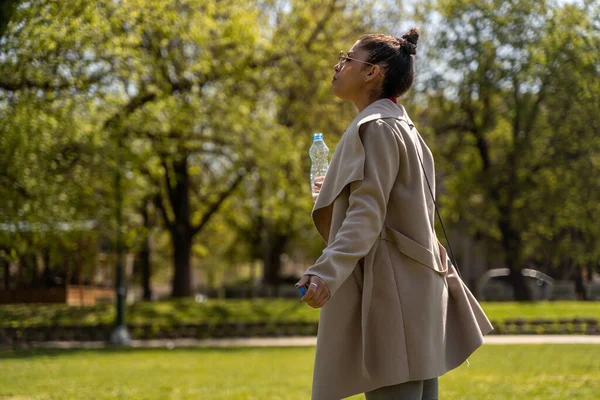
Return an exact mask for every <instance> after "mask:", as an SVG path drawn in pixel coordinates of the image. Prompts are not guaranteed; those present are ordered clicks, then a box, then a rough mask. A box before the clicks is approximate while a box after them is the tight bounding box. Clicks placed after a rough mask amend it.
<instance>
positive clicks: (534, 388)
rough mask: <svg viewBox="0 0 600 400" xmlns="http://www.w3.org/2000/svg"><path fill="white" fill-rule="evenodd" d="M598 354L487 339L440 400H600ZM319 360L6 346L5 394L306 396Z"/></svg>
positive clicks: (276, 354) (0, 367) (214, 399)
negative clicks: (498, 343)
mask: <svg viewBox="0 0 600 400" xmlns="http://www.w3.org/2000/svg"><path fill="white" fill-rule="evenodd" d="M599 355H600V348H599V347H598V346H594V345H512V346H492V345H488V346H485V347H483V348H482V349H480V350H479V351H477V352H476V353H475V354H474V355H473V356H472V357H471V358H470V362H471V365H470V366H469V367H468V366H466V365H463V366H461V367H459V368H457V369H456V370H454V371H452V372H450V373H449V374H447V375H446V376H444V377H442V378H441V381H440V385H441V386H440V387H441V392H440V398H441V399H444V400H459V399H460V400H476V399H477V400H508V399H539V400H542V399H543V400H564V399H586V400H587V399H590V400H592V399H597V398H598V393H600V357H599ZM313 357H314V348H313V347H308V348H262V349H261V348H257V349H221V350H218V349H174V350H166V349H154V350H149V349H147V350H110V349H107V350H97V351H81V350H71V351H62V350H46V351H19V352H14V351H1V352H0V398H4V397H8V398H11V399H16V398H23V399H25V398H27V396H35V398H36V399H82V400H83V399H86V400H87V399H131V400H137V399H150V400H154V399H156V400H159V399H160V400H163V399H173V400H175V399H205V400H252V399H254V400H259V399H260V400H270V399H273V400H277V399H281V400H299V399H307V398H309V394H310V386H311V380H312V365H313ZM16 396H21V397H16ZM23 396H25V397H23ZM363 398H364V397H363V396H362V395H357V396H354V397H352V399H363Z"/></svg>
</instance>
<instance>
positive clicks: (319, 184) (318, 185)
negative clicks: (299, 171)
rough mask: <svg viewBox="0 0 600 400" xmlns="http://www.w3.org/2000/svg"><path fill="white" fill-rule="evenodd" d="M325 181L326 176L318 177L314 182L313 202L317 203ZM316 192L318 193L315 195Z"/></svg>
mask: <svg viewBox="0 0 600 400" xmlns="http://www.w3.org/2000/svg"><path fill="white" fill-rule="evenodd" d="M324 180H325V177H324V176H317V177H316V178H315V182H314V186H315V187H314V190H313V195H312V199H313V201H317V198H318V197H319V192H320V191H321V187H322V186H323V181H324ZM314 192H316V193H314Z"/></svg>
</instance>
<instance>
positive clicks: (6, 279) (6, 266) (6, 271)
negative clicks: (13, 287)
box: [2, 260, 10, 290]
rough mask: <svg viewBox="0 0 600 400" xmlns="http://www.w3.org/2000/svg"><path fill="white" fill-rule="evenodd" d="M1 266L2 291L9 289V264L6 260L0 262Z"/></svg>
mask: <svg viewBox="0 0 600 400" xmlns="http://www.w3.org/2000/svg"><path fill="white" fill-rule="evenodd" d="M2 264H4V290H8V289H9V288H10V263H9V262H8V260H2Z"/></svg>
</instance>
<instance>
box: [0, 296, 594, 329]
mask: <svg viewBox="0 0 600 400" xmlns="http://www.w3.org/2000/svg"><path fill="white" fill-rule="evenodd" d="M482 306H483V308H484V310H485V311H486V313H487V315H488V317H489V318H490V319H491V320H495V321H502V320H504V319H507V318H530V319H536V318H553V319H554V318H575V317H583V318H595V319H598V320H600V306H599V303H598V302H575V301H564V302H561V301H557V302H537V303H529V304H526V303H504V302H503V303H482ZM114 308H115V307H114V306H113V305H112V304H103V305H98V306H94V307H68V306H65V305H55V304H50V305H38V304H34V305H27V304H26V305H2V306H0V326H5V327H27V326H57V325H63V326H65V325H96V324H112V323H113V321H114ZM318 318H319V312H318V311H317V310H313V309H311V308H310V307H308V306H306V305H305V304H302V303H300V302H299V301H297V300H289V299H288V300H285V299H276V300H267V299H259V300H209V301H206V302H203V303H196V302H195V301H194V300H193V299H185V300H172V301H161V302H156V303H136V304H133V305H130V306H128V307H127V321H128V323H129V324H154V325H172V324H176V323H201V322H209V323H217V322H258V321H260V322H268V321H282V322H283V321H317V320H318Z"/></svg>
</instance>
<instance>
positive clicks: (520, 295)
mask: <svg viewBox="0 0 600 400" xmlns="http://www.w3.org/2000/svg"><path fill="white" fill-rule="evenodd" d="M500 215H501V217H500V223H499V225H500V231H501V232H502V245H503V247H504V260H505V263H506V268H508V269H509V270H510V275H509V276H508V282H509V284H510V285H511V286H512V288H513V290H514V293H515V300H516V301H531V300H532V297H531V293H530V292H529V288H528V287H527V284H526V283H525V277H524V276H523V274H521V269H522V268H521V237H520V234H519V232H517V231H515V230H514V229H513V227H512V226H511V224H510V215H509V211H508V210H505V209H504V208H503V207H501V208H500Z"/></svg>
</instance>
